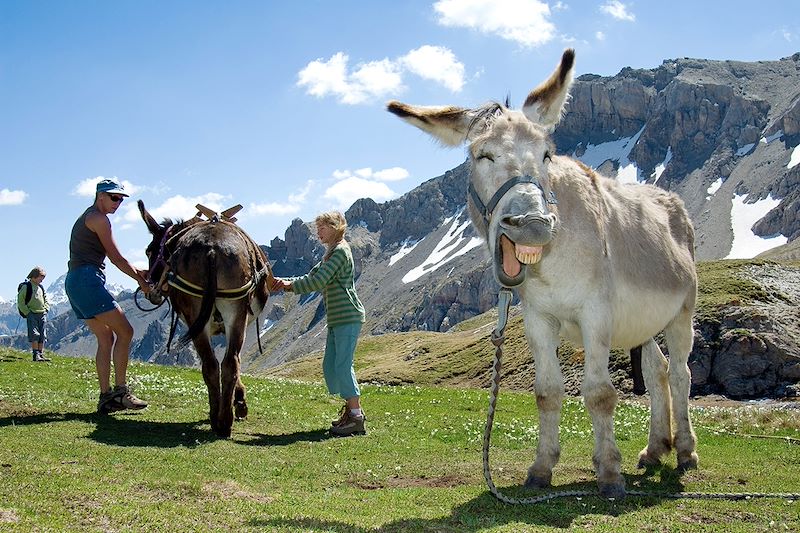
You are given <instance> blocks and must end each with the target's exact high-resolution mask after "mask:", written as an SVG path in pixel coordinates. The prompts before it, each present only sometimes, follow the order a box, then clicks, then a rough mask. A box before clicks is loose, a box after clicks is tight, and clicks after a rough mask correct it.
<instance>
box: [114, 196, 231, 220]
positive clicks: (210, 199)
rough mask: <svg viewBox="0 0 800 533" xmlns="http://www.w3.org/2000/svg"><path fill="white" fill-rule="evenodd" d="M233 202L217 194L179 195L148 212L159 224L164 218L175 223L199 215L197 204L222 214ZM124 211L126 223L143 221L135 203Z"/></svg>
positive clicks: (228, 197) (127, 206) (124, 205)
mask: <svg viewBox="0 0 800 533" xmlns="http://www.w3.org/2000/svg"><path fill="white" fill-rule="evenodd" d="M231 201H232V199H231V196H229V195H228V196H226V195H222V194H219V193H215V192H209V193H206V194H203V195H201V196H183V195H180V194H178V195H176V196H173V197H171V198H167V199H166V200H165V201H164V202H163V203H162V204H161V205H159V206H157V207H147V210H148V211H149V212H150V214H151V215H153V218H155V219H156V220H157V221H159V222H160V221H161V220H162V219H164V218H170V219H172V220H173V221H174V220H177V219H184V220H186V219H189V218H192V217H193V216H195V215H196V214H197V207H195V206H196V205H197V204H203V205H204V206H206V207H208V208H209V209H212V210H214V211H217V212H220V211H222V210H224V209H227V208H229V207H232V206H231V205H226V204H230V203H231ZM123 210H124V213H123V214H122V218H123V220H125V221H126V222H135V221H137V220H138V221H141V219H142V217H141V215H140V214H139V209H138V207H137V206H136V204H135V203H130V204H123Z"/></svg>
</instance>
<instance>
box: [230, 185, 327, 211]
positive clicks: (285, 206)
mask: <svg viewBox="0 0 800 533" xmlns="http://www.w3.org/2000/svg"><path fill="white" fill-rule="evenodd" d="M314 183H315V181H314V180H308V181H306V184H305V185H304V186H303V187H302V188H301V189H300V190H298V191H297V192H295V193H292V194H290V195H289V197H288V199H287V201H286V202H283V203H281V202H266V203H261V204H257V203H251V204H250V207H249V208H248V210H247V213H246V214H247V215H251V214H252V215H255V216H262V215H279V216H280V215H293V214H295V213H299V212H300V210H301V209H302V207H303V204H305V203H306V198H307V197H308V193H309V192H310V191H311V189H312V188H313V186H314Z"/></svg>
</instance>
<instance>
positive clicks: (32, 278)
mask: <svg viewBox="0 0 800 533" xmlns="http://www.w3.org/2000/svg"><path fill="white" fill-rule="evenodd" d="M46 275H47V274H46V273H45V271H44V269H43V268H42V267H39V266H37V267H33V268H32V269H31V272H30V274H28V278H27V279H26V280H25V281H23V282H22V283H20V284H19V286H18V287H17V290H18V291H19V292H18V293H17V310H18V311H19V314H20V315H21V316H23V317H24V318H25V320H26V322H27V323H28V342H30V343H31V354H32V355H33V361H34V362H35V363H41V362H45V361H49V360H50V359H49V358H47V357H45V356H44V339H45V331H44V327H45V323H46V322H47V318H46V317H47V311H48V310H49V309H50V304H49V303H48V302H47V293H45V291H44V287H43V286H42V281H44V278H45V276H46Z"/></svg>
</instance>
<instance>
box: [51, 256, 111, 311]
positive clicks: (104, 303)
mask: <svg viewBox="0 0 800 533" xmlns="http://www.w3.org/2000/svg"><path fill="white" fill-rule="evenodd" d="M64 288H65V289H66V291H67V298H69V303H70V305H71V306H72V310H73V311H75V315H77V317H78V318H80V319H83V320H86V319H87V318H94V317H96V316H97V315H99V314H100V313H105V312H106V311H111V310H112V309H114V308H117V309H119V304H118V303H117V302H115V301H114V297H113V296H111V294H110V293H109V292H108V291H107V290H106V276H105V274H103V271H102V270H100V269H99V268H97V267H95V266H91V265H84V266H80V267H78V268H74V269H72V270H70V271H69V272H67V279H66V280H64Z"/></svg>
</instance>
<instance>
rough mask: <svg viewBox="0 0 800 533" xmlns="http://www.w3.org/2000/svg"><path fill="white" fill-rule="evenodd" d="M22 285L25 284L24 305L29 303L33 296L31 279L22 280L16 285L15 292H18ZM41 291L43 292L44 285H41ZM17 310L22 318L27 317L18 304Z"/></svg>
mask: <svg viewBox="0 0 800 533" xmlns="http://www.w3.org/2000/svg"><path fill="white" fill-rule="evenodd" d="M23 285H25V286H26V288H25V305H28V304H29V303H31V298H32V297H33V284H32V283H31V280H29V279H26V280H25V281H23V282H22V283H20V284H19V285H17V294H19V291H21V290H22V286H23ZM42 292H44V287H42ZM17 312H18V313H19V316H21V317H22V318H27V317H28V315H26V314H25V313H23V312H22V309H20V308H19V305H17Z"/></svg>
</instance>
